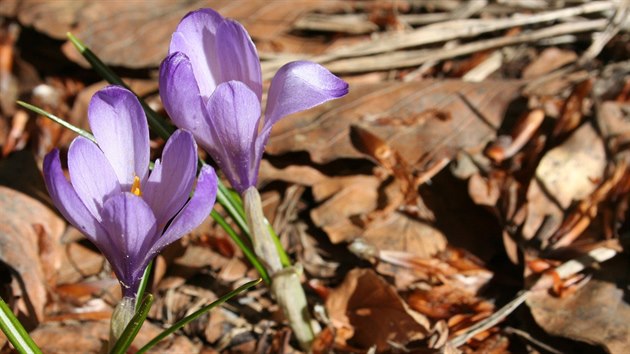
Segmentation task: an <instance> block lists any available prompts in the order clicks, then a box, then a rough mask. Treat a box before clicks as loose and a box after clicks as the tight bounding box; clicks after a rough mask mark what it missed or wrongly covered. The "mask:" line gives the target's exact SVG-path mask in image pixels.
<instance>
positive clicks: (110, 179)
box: [68, 137, 121, 221]
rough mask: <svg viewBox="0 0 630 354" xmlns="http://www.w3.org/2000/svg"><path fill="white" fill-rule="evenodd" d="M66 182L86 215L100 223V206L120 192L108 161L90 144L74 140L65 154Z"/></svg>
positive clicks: (79, 138) (82, 140)
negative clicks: (66, 155)
mask: <svg viewBox="0 0 630 354" xmlns="http://www.w3.org/2000/svg"><path fill="white" fill-rule="evenodd" d="M68 170H69V172H70V180H71V181H72V185H73V187H74V190H75V191H76V193H77V195H78V196H79V198H81V200H82V201H83V204H84V205H85V206H86V207H87V208H88V210H89V211H90V213H91V214H92V215H93V216H94V217H95V218H96V219H97V220H98V221H100V220H101V209H102V208H103V203H105V200H107V199H108V198H109V197H111V196H112V195H114V194H116V193H120V192H121V190H120V184H119V183H118V178H117V177H116V173H115V172H114V170H113V168H112V166H111V165H110V164H109V161H108V160H107V159H106V158H105V155H103V152H102V151H101V150H100V149H99V148H98V147H97V146H96V144H94V143H93V142H91V141H89V140H87V139H85V138H82V137H78V138H76V139H74V141H72V144H70V149H69V151H68Z"/></svg>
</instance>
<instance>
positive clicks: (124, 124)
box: [88, 86, 149, 190]
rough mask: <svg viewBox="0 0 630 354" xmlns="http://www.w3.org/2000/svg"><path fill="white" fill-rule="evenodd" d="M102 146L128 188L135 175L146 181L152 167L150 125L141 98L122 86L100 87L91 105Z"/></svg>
mask: <svg viewBox="0 0 630 354" xmlns="http://www.w3.org/2000/svg"><path fill="white" fill-rule="evenodd" d="M88 118H89V120H90V127H91V128H92V132H93V133H94V137H95V138H96V141H97V142H98V146H99V147H100V148H101V150H103V153H104V154H105V156H106V157H107V159H108V160H109V162H110V164H111V165H112V167H113V168H114V171H115V172H116V175H117V176H118V180H119V181H120V184H121V185H122V186H123V188H124V189H126V190H129V188H130V187H131V185H132V183H133V179H134V177H135V176H138V177H139V178H140V181H142V182H144V181H145V179H146V177H147V174H148V170H149V128H148V126H147V119H146V116H145V115H144V111H143V110H142V106H141V105H140V102H139V101H138V98H136V96H135V95H134V94H133V93H131V92H130V91H129V90H126V89H124V88H122V87H119V86H108V87H106V88H104V89H102V90H100V91H98V92H97V93H96V94H95V95H94V97H92V101H90V107H89V109H88Z"/></svg>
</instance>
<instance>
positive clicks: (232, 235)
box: [210, 210, 271, 284]
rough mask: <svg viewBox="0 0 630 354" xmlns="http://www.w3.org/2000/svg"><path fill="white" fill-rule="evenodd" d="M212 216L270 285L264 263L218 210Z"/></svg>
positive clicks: (213, 211)
mask: <svg viewBox="0 0 630 354" xmlns="http://www.w3.org/2000/svg"><path fill="white" fill-rule="evenodd" d="M210 215H211V216H212V218H213V219H214V221H216V222H217V224H219V226H221V227H222V228H223V230H225V232H227V234H228V236H230V238H231V239H232V241H234V243H236V245H237V246H238V248H240V249H241V250H242V251H243V254H244V255H245V258H247V260H249V262H250V263H251V264H252V265H253V266H254V268H256V270H257V271H258V274H260V276H261V277H262V278H263V280H264V281H265V283H266V284H270V283H271V280H270V279H269V274H267V270H266V269H265V267H263V265H262V263H260V260H258V258H257V257H256V255H255V254H254V252H252V250H251V249H250V248H249V246H248V245H246V244H245V242H243V240H241V238H240V237H239V236H238V235H237V234H236V232H234V230H233V229H232V228H231V227H230V226H229V225H228V223H227V222H226V221H225V219H224V218H223V216H221V214H219V213H218V212H217V211H216V210H212V213H211V214H210Z"/></svg>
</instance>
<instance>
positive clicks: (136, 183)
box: [131, 176, 142, 197]
mask: <svg viewBox="0 0 630 354" xmlns="http://www.w3.org/2000/svg"><path fill="white" fill-rule="evenodd" d="M131 193H133V194H135V195H137V196H138V197H141V196H142V191H141V190H140V177H138V176H134V177H133V184H132V185H131Z"/></svg>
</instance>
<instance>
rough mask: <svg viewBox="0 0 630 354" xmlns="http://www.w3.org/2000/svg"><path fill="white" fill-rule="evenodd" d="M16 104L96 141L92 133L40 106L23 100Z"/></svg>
mask: <svg viewBox="0 0 630 354" xmlns="http://www.w3.org/2000/svg"><path fill="white" fill-rule="evenodd" d="M17 104H19V105H20V106H22V107H24V108H26V109H28V110H31V111H33V112H35V113H37V114H39V115H42V116H44V117H46V118H48V119H50V120H52V121H53V122H55V123H57V124H59V125H61V126H62V127H64V128H66V129H68V130H71V131H73V132H75V133H77V134H79V135H81V136H82V137H84V138H86V139H90V140H92V142H94V143H96V140H95V139H94V135H92V133H90V132H88V131H87V130H83V129H81V128H79V127H77V126H76V125H72V124H70V123H68V121H66V120H64V119H61V118H59V117H57V116H56V115H54V114H52V113H49V112H46V111H45V110H43V109H41V108H39V107H37V106H34V105H32V104H30V103H26V102H23V101H17Z"/></svg>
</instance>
